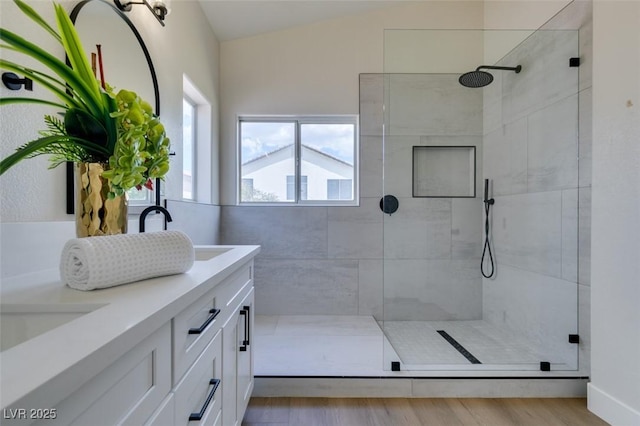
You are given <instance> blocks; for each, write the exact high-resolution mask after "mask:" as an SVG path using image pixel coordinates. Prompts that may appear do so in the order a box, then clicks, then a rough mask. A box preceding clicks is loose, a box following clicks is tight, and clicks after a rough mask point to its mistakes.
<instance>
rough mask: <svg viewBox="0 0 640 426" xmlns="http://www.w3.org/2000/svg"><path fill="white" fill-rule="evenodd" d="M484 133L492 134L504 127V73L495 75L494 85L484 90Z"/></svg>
mask: <svg viewBox="0 0 640 426" xmlns="http://www.w3.org/2000/svg"><path fill="white" fill-rule="evenodd" d="M475 90H480V91H482V95H483V96H482V119H483V133H484V134H485V135H486V134H487V133H491V132H493V131H495V130H497V129H499V128H500V127H502V73H501V72H497V73H494V74H493V83H491V84H490V85H488V86H485V87H483V88H482V89H475Z"/></svg>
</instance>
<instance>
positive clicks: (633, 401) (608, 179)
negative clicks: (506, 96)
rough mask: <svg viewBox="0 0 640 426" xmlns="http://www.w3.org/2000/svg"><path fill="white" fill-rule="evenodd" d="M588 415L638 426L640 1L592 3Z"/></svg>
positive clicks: (599, 0)
mask: <svg viewBox="0 0 640 426" xmlns="http://www.w3.org/2000/svg"><path fill="white" fill-rule="evenodd" d="M593 24H594V28H593V36H594V45H593V50H594V54H593V58H594V59H593V62H594V65H593V117H594V120H593V136H594V138H593V207H592V240H591V241H592V252H591V253H592V257H591V265H592V269H591V271H592V275H591V287H592V297H591V324H592V339H593V341H592V353H591V356H592V364H591V372H592V373H591V383H590V385H589V409H590V410H592V411H593V412H595V413H596V414H597V415H599V416H600V417H602V418H603V419H604V420H606V421H607V422H609V423H611V424H615V425H632V424H633V425H637V424H640V363H638V360H639V359H640V331H639V330H640V309H639V307H640V224H639V218H640V3H639V2H637V1H603V0H596V1H594V5H593Z"/></svg>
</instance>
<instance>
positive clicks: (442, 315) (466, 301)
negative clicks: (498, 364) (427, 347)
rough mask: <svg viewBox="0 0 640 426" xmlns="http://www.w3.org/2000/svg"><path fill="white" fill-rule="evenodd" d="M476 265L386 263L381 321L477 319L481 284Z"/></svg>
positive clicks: (447, 261) (416, 262)
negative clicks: (382, 316) (382, 317)
mask: <svg viewBox="0 0 640 426" xmlns="http://www.w3.org/2000/svg"><path fill="white" fill-rule="evenodd" d="M477 263H478V262H476V261H468V260H467V261H452V260H428V261H422V260H415V259H411V260H393V259H387V260H385V263H384V303H385V305H384V317H385V318H384V319H385V320H387V321H393V320H405V321H436V320H441V321H447V320H462V319H480V318H481V317H482V303H481V300H482V281H481V279H480V270H479V267H478V264H477Z"/></svg>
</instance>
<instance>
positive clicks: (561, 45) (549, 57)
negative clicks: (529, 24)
mask: <svg viewBox="0 0 640 426" xmlns="http://www.w3.org/2000/svg"><path fill="white" fill-rule="evenodd" d="M577 55H578V32H577V31H570V30H566V31H560V30H558V31H555V30H554V31H536V32H535V33H534V34H532V35H531V36H530V37H529V38H527V39H526V40H524V41H523V42H522V43H521V44H520V45H519V46H518V48H517V49H514V50H513V51H512V52H510V53H509V54H508V55H507V56H505V58H503V59H502V60H501V61H499V64H500V65H503V66H516V65H522V71H521V72H520V73H519V74H516V73H514V72H512V71H497V72H500V73H502V83H503V84H502V91H503V102H504V103H503V105H502V112H503V123H511V122H513V121H515V120H518V119H520V118H522V117H524V116H526V115H529V114H531V113H532V112H533V111H537V110H539V109H541V108H544V107H546V106H548V105H551V104H553V103H556V102H558V101H559V100H561V99H564V98H566V97H567V96H570V95H573V94H575V93H577V92H578V69H579V68H570V67H569V58H571V57H575V56H577Z"/></svg>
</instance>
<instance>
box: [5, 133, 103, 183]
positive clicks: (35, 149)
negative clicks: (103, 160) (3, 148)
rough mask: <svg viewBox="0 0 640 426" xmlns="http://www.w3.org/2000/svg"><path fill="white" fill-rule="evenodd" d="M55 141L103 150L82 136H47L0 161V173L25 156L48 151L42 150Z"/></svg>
mask: <svg viewBox="0 0 640 426" xmlns="http://www.w3.org/2000/svg"><path fill="white" fill-rule="evenodd" d="M54 143H61V144H70V145H80V146H82V147H84V148H89V149H92V150H95V151H98V152H99V151H101V150H103V148H102V147H99V146H94V145H93V144H92V143H91V142H89V141H85V140H83V139H80V138H75V137H70V136H61V135H55V136H46V137H43V138H40V139H36V140H34V141H31V142H29V143H27V144H25V145H23V146H22V147H20V148H18V149H17V150H16V151H15V152H14V153H13V154H11V155H10V156H8V157H7V158H4V159H3V160H2V161H0V175H2V174H4V172H6V171H7V170H9V168H11V167H12V166H14V165H15V164H17V163H18V162H20V161H21V160H23V159H25V158H28V157H33V156H35V155H38V154H39V153H42V154H45V153H46V152H42V150H43V149H46V148H47V146H49V145H51V144H54ZM101 154H103V155H104V154H108V153H106V152H102V153H101Z"/></svg>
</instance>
